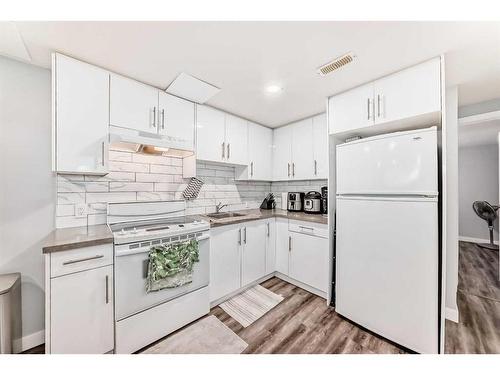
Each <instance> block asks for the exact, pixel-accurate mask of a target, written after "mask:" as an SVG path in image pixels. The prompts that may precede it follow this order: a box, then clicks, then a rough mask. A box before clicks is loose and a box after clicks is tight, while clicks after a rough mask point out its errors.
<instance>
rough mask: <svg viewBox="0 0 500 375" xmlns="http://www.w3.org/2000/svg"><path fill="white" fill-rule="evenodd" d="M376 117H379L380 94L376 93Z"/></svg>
mask: <svg viewBox="0 0 500 375" xmlns="http://www.w3.org/2000/svg"><path fill="white" fill-rule="evenodd" d="M377 117H380V94H378V95H377Z"/></svg>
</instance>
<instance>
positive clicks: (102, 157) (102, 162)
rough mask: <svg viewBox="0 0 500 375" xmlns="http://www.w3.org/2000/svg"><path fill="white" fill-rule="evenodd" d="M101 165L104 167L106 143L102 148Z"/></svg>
mask: <svg viewBox="0 0 500 375" xmlns="http://www.w3.org/2000/svg"><path fill="white" fill-rule="evenodd" d="M101 164H102V166H103V167H104V142H102V147H101Z"/></svg>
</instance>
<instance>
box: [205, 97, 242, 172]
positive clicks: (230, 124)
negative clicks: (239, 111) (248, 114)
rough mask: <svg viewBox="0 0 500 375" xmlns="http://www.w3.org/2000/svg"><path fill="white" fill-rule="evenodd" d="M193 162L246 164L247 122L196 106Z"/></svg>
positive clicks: (209, 108) (211, 109)
mask: <svg viewBox="0 0 500 375" xmlns="http://www.w3.org/2000/svg"><path fill="white" fill-rule="evenodd" d="M196 114H197V115H196V127H197V132H196V158H197V159H199V160H205V161H213V162H219V163H226V164H240V165H243V164H247V162H248V152H247V150H248V143H247V142H248V134H247V133H248V130H247V121H246V120H243V119H241V118H238V117H236V116H233V115H229V114H226V113H224V112H222V111H219V110H217V109H215V108H211V107H207V106H204V105H197V106H196Z"/></svg>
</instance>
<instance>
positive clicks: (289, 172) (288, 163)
mask: <svg viewBox="0 0 500 375" xmlns="http://www.w3.org/2000/svg"><path fill="white" fill-rule="evenodd" d="M288 177H290V163H288Z"/></svg>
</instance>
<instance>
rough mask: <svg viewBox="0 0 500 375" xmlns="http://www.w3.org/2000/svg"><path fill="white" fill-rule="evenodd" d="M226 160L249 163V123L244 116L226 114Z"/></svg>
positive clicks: (232, 162)
mask: <svg viewBox="0 0 500 375" xmlns="http://www.w3.org/2000/svg"><path fill="white" fill-rule="evenodd" d="M226 162H228V163H231V164H247V162H248V125H247V121H246V120H243V119H242V118H239V117H236V116H233V115H229V114H226Z"/></svg>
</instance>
